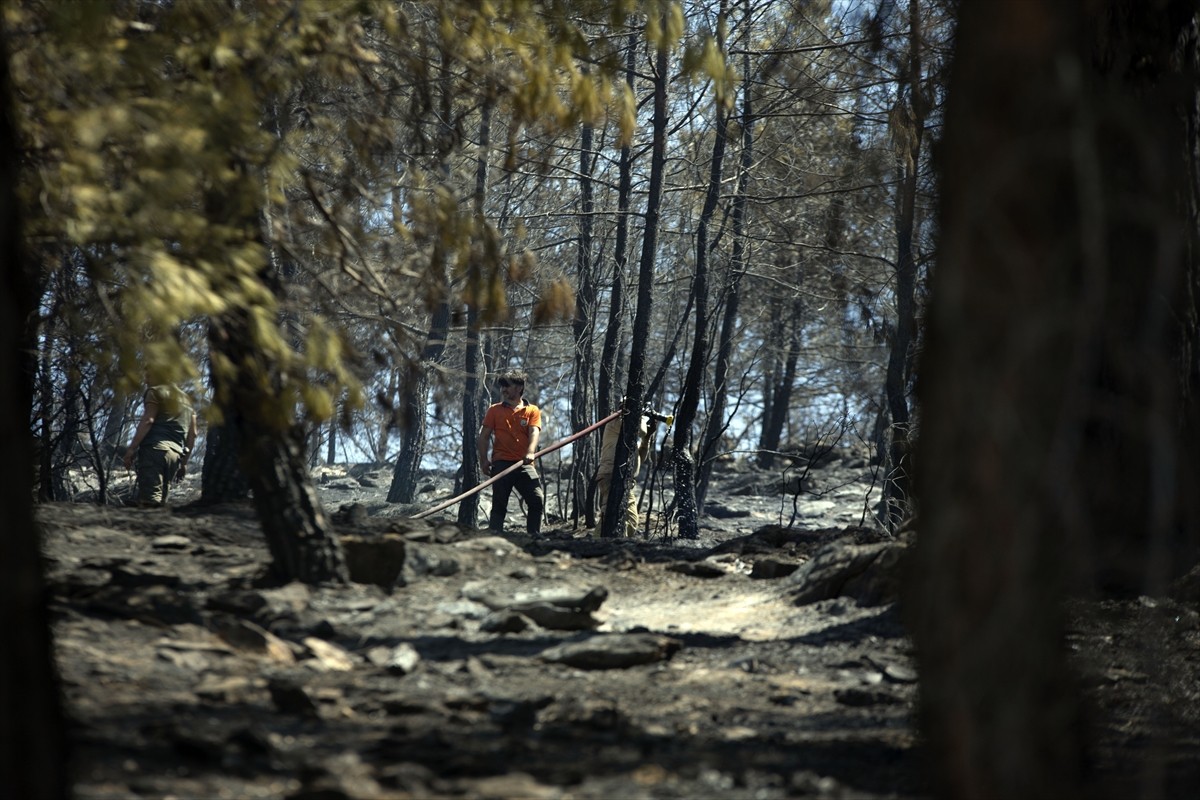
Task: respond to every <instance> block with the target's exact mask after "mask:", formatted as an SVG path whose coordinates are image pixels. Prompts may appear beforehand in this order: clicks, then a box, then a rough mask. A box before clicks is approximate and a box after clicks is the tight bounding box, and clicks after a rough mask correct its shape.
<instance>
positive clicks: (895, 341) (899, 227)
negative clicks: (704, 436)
mask: <svg viewBox="0 0 1200 800" xmlns="http://www.w3.org/2000/svg"><path fill="white" fill-rule="evenodd" d="M920 11H921V10H920V6H919V3H918V2H917V0H909V4H908V65H907V73H908V74H907V76H906V77H907V80H906V82H905V85H902V86H901V87H900V88H899V94H900V98H899V99H898V100H897V103H896V108H897V111H896V115H897V116H903V117H904V119H898V120H895V121H894V122H893V133H894V135H895V136H896V137H897V138H898V139H899V140H900V141H901V142H902V143H903V144H904V147H903V149H902V152H901V154H900V166H899V172H900V181H899V183H898V187H897V192H898V196H897V198H896V200H897V203H896V206H897V207H896V289H895V292H896V325H895V327H894V328H893V329H892V334H893V335H892V343H891V344H892V347H891V352H890V354H889V356H888V367H887V378H886V384H885V387H886V388H885V394H886V396H887V407H888V412H889V414H890V415H891V420H892V422H891V429H890V433H891V437H890V446H889V448H888V459H887V477H886V479H885V481H884V485H883V504H882V522H883V523H884V525H885V526H886V527H887V528H888V529H889V530H891V529H894V528H895V527H896V526H897V525H899V524H900V523H901V522H903V521H904V520H905V519H906V518H907V517H908V516H909V515H910V512H911V509H910V507H909V506H910V503H909V498H910V495H911V494H912V463H911V459H910V458H909V451H910V450H911V448H912V444H911V433H912V432H911V424H912V423H911V413H910V410H909V390H910V387H911V384H912V371H913V337H914V334H915V332H916V300H915V294H916V284H917V264H916V258H915V257H914V254H913V239H914V236H915V235H916V228H917V217H916V208H917V180H918V179H919V177H920V172H921V148H922V143H923V142H924V139H925V114H926V110H925V100H924V81H923V79H922V75H921V70H922V66H921V48H922V47H923V45H922V43H921V15H920ZM906 90H907V91H906ZM905 94H907V102H905V101H904V97H905Z"/></svg>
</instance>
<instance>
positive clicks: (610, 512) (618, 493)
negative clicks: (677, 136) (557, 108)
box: [600, 46, 667, 537]
mask: <svg viewBox="0 0 1200 800" xmlns="http://www.w3.org/2000/svg"><path fill="white" fill-rule="evenodd" d="M652 139H653V141H652V145H651V152H650V183H649V186H648V189H647V196H646V229H645V231H644V232H643V233H642V255H641V258H640V260H639V262H638V296H637V310H636V311H635V313H634V318H633V349H632V351H631V352H630V354H629V382H628V388H627V389H626V391H625V400H626V408H629V409H631V410H633V411H635V412H636V411H639V410H640V409H641V406H642V402H643V399H644V398H645V395H646V379H645V367H646V346H647V342H648V341H649V339H650V311H651V303H652V297H653V283H654V261H655V259H656V258H657V256H658V252H657V246H658V221H659V216H660V215H661V213H662V207H661V206H662V188H663V171H664V169H665V165H666V161H667V152H666V147H667V144H666V143H667V49H666V47H665V46H660V47H659V49H658V52H657V54H656V56H655V80H654V121H653V136H652ZM637 447H638V426H637V425H628V426H622V428H621V438H620V439H618V440H617V449H616V453H615V454H614V456H613V477H612V489H611V490H610V491H609V494H608V505H607V506H606V507H605V509H604V521H603V523H602V525H601V530H600V535H601V536H605V537H612V536H616V535H617V531H618V529H619V528H622V527H623V525H624V519H625V515H624V508H625V499H626V497H627V496H628V494H627V493H628V492H630V491H632V489H633V479H634V475H633V463H634V460H635V459H634V458H633V457H632V456H633V454H634V453H635V452H636V451H637Z"/></svg>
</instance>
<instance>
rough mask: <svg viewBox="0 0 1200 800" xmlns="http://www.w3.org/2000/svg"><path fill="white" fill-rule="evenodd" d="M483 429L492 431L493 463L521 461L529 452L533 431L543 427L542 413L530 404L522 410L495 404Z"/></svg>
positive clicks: (484, 418)
mask: <svg viewBox="0 0 1200 800" xmlns="http://www.w3.org/2000/svg"><path fill="white" fill-rule="evenodd" d="M483 427H485V428H490V429H491V430H492V434H493V436H492V460H493V461H521V460H522V459H524V458H525V454H526V453H528V452H529V436H530V431H531V429H533V428H540V427H542V412H541V411H539V410H538V407H537V406H535V405H531V404H529V403H526V404H525V405H523V406H521V407H520V408H510V407H509V406H506V405H504V403H493V404H492V405H490V406H488V410H487V413H486V414H485V415H484V416H483Z"/></svg>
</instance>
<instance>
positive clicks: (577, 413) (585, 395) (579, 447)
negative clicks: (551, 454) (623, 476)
mask: <svg viewBox="0 0 1200 800" xmlns="http://www.w3.org/2000/svg"><path fill="white" fill-rule="evenodd" d="M592 140H593V130H592V126H591V125H589V124H586V123H585V124H584V125H583V130H582V131H581V135H580V145H579V239H578V242H577V243H576V251H575V274H576V276H577V280H578V286H579V290H578V291H576V292H575V318H574V319H573V320H572V323H571V338H572V340H573V341H574V344H575V358H574V379H575V380H574V389H573V391H572V393H571V426H572V428H573V429H574V430H577V431H578V430H582V429H584V428H586V427H587V426H588V425H590V424H591V423H592V422H594V421H595V420H593V419H592V415H593V414H595V413H596V408H595V406H596V403H595V397H594V395H593V388H592V375H593V374H594V369H595V348H594V346H593V339H592V336H593V333H594V329H595V317H596V303H597V289H596V275H595V271H596V267H595V264H594V262H593V259H592V227H593V225H592V215H593V214H594V212H595V202H594V200H593V180H592V169H593V166H594V163H595V159H594V153H593V150H592ZM594 442H595V439H594V437H584V438H583V439H581V440H579V441H577V442H576V443H575V444H574V445H573V447H572V457H571V472H570V475H571V497H572V509H573V511H572V514H571V517H572V519H573V520H574V522H575V524H576V526H578V523H579V517H580V516H581V513H582V516H583V517H584V522H585V524H586V525H587V527H589V528H591V527H594V526H595V524H596V518H595V513H594V512H593V509H592V505H591V503H588V502H585V501H586V500H587V496H588V484H589V483H591V479H592V476H593V475H594V474H595V472H596V448H595V446H594Z"/></svg>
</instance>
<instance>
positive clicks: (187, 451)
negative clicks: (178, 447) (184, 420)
mask: <svg viewBox="0 0 1200 800" xmlns="http://www.w3.org/2000/svg"><path fill="white" fill-rule="evenodd" d="M194 449H196V414H195V412H192V414H191V419H190V420H189V421H188V431H187V438H186V439H185V440H184V443H183V455H182V456H180V457H179V472H178V473H177V474H176V476H175V477H176V480H183V476H184V475H186V474H187V465H188V459H189V458H191V457H192V450H194Z"/></svg>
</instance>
